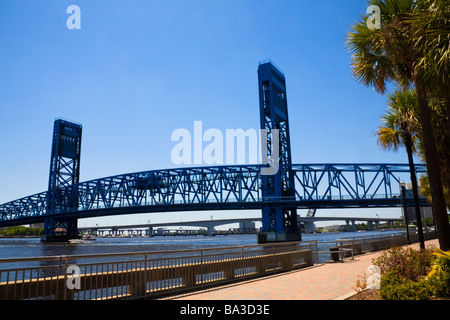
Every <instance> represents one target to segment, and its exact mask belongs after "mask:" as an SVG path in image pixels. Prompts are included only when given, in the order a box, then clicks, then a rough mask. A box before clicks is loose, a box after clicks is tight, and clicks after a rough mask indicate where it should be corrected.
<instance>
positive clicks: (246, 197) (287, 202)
mask: <svg viewBox="0 0 450 320" xmlns="http://www.w3.org/2000/svg"><path fill="white" fill-rule="evenodd" d="M258 80H259V91H260V124H261V129H262V130H263V132H264V133H265V138H266V141H267V144H266V143H263V145H264V146H263V156H264V157H266V159H267V161H265V163H266V164H261V165H233V166H214V167H207V166H201V167H193V168H175V169H165V170H150V171H145V172H136V173H128V174H121V175H116V176H111V177H105V178H100V179H95V180H90V181H85V182H80V181H79V172H80V154H81V133H82V126H81V125H80V124H75V123H72V122H68V121H65V120H56V121H55V124H54V134H53V142H52V153H51V161H50V176H49V188H48V190H46V191H44V192H41V193H37V194H33V195H29V196H26V197H23V198H21V199H17V200H14V201H10V202H8V203H4V204H1V205H0V227H5V226H12V225H21V224H29V223H39V222H44V223H45V227H44V236H43V238H42V240H43V241H66V240H68V239H71V238H76V237H77V236H78V228H77V221H78V219H81V218H89V217H99V216H108V215H124V214H133V213H151V212H176V211H202V210H249V209H259V210H261V211H262V217H261V221H262V228H261V231H260V233H259V235H258V240H259V241H260V242H272V241H291V240H300V239H301V234H300V227H299V223H301V222H300V221H298V217H297V213H296V210H297V209H303V208H305V209H317V208H371V207H372V208H373V207H377V208H380V207H400V206H402V205H407V206H413V203H414V202H413V198H412V196H411V195H407V197H406V198H403V197H401V196H400V192H399V184H400V178H399V176H400V175H405V174H408V173H409V172H410V167H409V166H408V164H388V163H378V164H376V163H366V164H354V163H342V164H294V163H292V160H291V152H290V137H289V121H288V114H287V102H286V100H287V99H286V86H285V77H284V74H283V73H282V72H281V71H280V70H279V69H278V68H277V67H276V66H275V65H274V64H273V63H272V62H264V63H261V64H260V65H259V68H258ZM263 162H264V161H263ZM414 170H415V171H416V173H424V172H426V168H425V166H424V165H416V166H415V168H414ZM421 201H422V202H423V203H425V200H424V199H421Z"/></svg>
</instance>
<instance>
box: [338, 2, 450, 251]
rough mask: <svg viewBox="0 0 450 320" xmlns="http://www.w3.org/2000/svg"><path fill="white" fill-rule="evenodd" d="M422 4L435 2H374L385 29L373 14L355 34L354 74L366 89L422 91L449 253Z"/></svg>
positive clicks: (429, 159)
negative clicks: (419, 17) (418, 20)
mask: <svg viewBox="0 0 450 320" xmlns="http://www.w3.org/2000/svg"><path fill="white" fill-rule="evenodd" d="M422 1H433V0H369V1H368V5H375V6H378V7H379V8H380V11H381V14H382V16H381V28H380V29H369V27H368V26H367V16H363V19H362V20H361V21H359V22H358V23H357V24H355V25H354V26H353V30H352V31H351V32H350V33H349V35H348V42H347V46H348V48H349V50H350V52H351V53H352V69H353V74H354V76H355V77H356V79H357V80H359V81H360V82H361V83H363V84H364V85H366V86H371V87H374V88H375V90H376V91H377V92H379V93H384V92H385V91H386V86H387V84H388V83H389V82H394V83H396V84H398V85H400V86H401V87H403V88H407V87H414V88H415V90H416V93H417V102H418V110H419V119H420V127H421V137H422V141H423V145H424V152H425V158H426V163H427V172H428V179H429V183H430V190H431V196H432V207H433V213H434V215H435V219H436V226H437V229H438V237H439V244H440V247H441V249H443V250H449V249H450V226H449V223H448V217H447V209H446V205H445V199H444V193H443V187H442V179H441V173H440V169H439V159H438V153H437V149H436V142H435V137H434V132H433V126H432V123H431V113H430V109H429V106H428V98H429V96H430V92H428V91H429V90H428V91H427V89H429V88H428V87H427V86H426V85H425V83H426V82H425V80H426V79H425V78H424V76H423V70H426V69H427V64H426V63H425V62H424V63H423V66H422V68H421V69H419V68H418V62H419V61H420V59H423V57H424V56H426V54H425V53H426V51H424V50H426V48H424V47H423V46H421V45H417V41H418V39H417V35H418V34H419V32H418V31H417V30H418V27H417V25H416V24H414V19H412V18H411V17H413V16H414V13H415V12H416V11H415V10H417V8H421V5H422V4H423V5H425V2H422ZM435 1H439V0H435ZM418 3H419V4H418ZM449 50H450V49H449ZM432 67H433V64H430V66H429V68H432Z"/></svg>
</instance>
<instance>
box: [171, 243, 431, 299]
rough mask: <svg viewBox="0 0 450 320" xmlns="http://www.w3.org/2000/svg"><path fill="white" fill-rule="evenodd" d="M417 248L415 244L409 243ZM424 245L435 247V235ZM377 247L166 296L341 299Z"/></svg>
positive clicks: (363, 269) (349, 292)
mask: <svg viewBox="0 0 450 320" xmlns="http://www.w3.org/2000/svg"><path fill="white" fill-rule="evenodd" d="M411 246H412V247H413V248H416V249H418V248H419V245H418V244H412V245H411ZM425 246H434V247H439V243H438V240H437V239H434V240H429V241H426V242H425ZM380 253H381V251H378V252H373V253H367V254H363V255H358V256H355V259H354V260H348V261H345V262H336V263H325V264H321V265H316V266H312V267H308V268H304V269H298V270H295V271H290V272H286V273H281V274H277V275H272V276H268V277H264V278H259V279H254V280H249V281H244V282H239V283H234V284H230V285H226V286H222V287H217V288H212V289H208V290H203V291H200V292H198V291H197V292H193V293H188V294H184V295H179V296H175V297H170V298H168V300H343V299H346V298H348V297H350V296H352V295H353V294H355V293H356V292H355V291H354V289H353V288H354V287H355V284H356V280H357V278H358V276H359V275H363V274H364V273H365V271H366V270H367V267H369V266H370V265H372V259H373V258H375V257H377V256H378V255H379V254H380Z"/></svg>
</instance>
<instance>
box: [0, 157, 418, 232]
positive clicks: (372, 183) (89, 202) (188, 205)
mask: <svg viewBox="0 0 450 320" xmlns="http://www.w3.org/2000/svg"><path fill="white" fill-rule="evenodd" d="M415 167H416V171H417V173H425V172H426V168H425V166H424V165H416V166H415ZM261 168H263V166H261V165H240V166H217V167H196V168H177V169H167V170H152V171H146V172H136V173H129V174H121V175H117V176H112V177H106V178H100V179H96V180H91V181H86V182H82V183H77V184H73V185H69V186H65V187H61V188H58V189H57V190H58V192H56V194H55V195H53V197H54V199H53V200H52V201H55V206H54V209H48V203H47V202H48V201H49V195H48V192H41V193H38V194H34V195H31V196H27V197H24V198H21V199H18V200H14V201H11V202H8V203H5V204H1V205H0V226H8V225H18V224H26V223H36V222H42V221H44V220H45V219H46V218H49V217H53V218H65V219H67V218H88V217H95V216H107V215H118V214H132V213H146V212H171V211H172V212H173V211H201V210H242V209H244V210H249V209H261V208H263V206H266V205H268V204H269V205H276V206H281V207H286V208H355V207H359V208H360V207H398V206H401V205H402V201H401V198H400V192H399V183H400V180H399V175H400V174H409V167H408V165H405V164H293V165H283V166H281V167H280V171H279V173H280V174H281V176H282V177H283V179H285V181H286V182H287V183H288V184H289V186H288V187H289V189H290V190H294V194H293V195H291V196H285V197H271V196H266V195H264V196H263V194H262V192H261V184H262V177H263V176H262V175H261ZM407 201H408V202H411V203H412V196H408V199H407ZM74 204H77V205H76V206H74Z"/></svg>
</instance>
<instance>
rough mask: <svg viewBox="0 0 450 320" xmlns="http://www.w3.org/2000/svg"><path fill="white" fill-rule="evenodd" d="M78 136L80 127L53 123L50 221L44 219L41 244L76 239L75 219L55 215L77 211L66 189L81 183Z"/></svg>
mask: <svg viewBox="0 0 450 320" xmlns="http://www.w3.org/2000/svg"><path fill="white" fill-rule="evenodd" d="M81 133H82V126H81V125H80V124H76V123H72V122H68V121H65V120H61V119H57V120H55V123H54V127H53V141H52V153H51V159H50V176H49V181H48V193H47V195H48V198H47V214H48V215H49V217H48V218H46V219H45V222H44V234H43V235H42V238H41V241H45V242H57V241H67V240H69V239H75V238H77V237H78V227H77V219H76V218H73V217H70V218H68V217H64V216H63V215H62V216H61V215H58V211H60V210H61V211H65V212H67V211H70V209H76V208H78V199H77V197H71V196H70V194H72V195H73V194H74V193H71V192H70V191H71V189H70V188H67V187H70V186H72V185H74V184H77V183H79V182H80V155H81ZM64 188H66V189H64ZM66 214H68V213H66Z"/></svg>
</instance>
